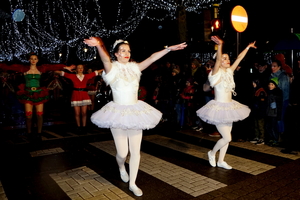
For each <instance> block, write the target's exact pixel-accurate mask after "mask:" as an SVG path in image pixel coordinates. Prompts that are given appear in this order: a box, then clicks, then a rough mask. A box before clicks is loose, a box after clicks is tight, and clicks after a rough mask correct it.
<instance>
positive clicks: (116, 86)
mask: <svg viewBox="0 0 300 200" xmlns="http://www.w3.org/2000/svg"><path fill="white" fill-rule="evenodd" d="M140 76H141V71H140V69H139V67H138V65H137V63H135V62H129V63H127V64H125V65H124V64H121V63H119V62H118V61H115V62H113V63H112V68H111V70H110V71H109V73H107V74H106V73H105V72H103V75H102V77H103V80H104V81H105V82H106V84H107V85H110V87H111V90H112V94H113V101H114V102H115V103H117V104H120V105H132V104H135V103H137V101H138V89H139V82H140Z"/></svg>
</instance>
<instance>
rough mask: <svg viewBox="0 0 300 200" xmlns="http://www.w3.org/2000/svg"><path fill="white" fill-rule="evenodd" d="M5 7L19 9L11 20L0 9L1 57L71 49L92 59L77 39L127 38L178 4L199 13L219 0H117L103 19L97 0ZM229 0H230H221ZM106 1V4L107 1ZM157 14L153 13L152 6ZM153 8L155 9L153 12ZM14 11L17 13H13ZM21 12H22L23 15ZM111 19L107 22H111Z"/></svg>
mask: <svg viewBox="0 0 300 200" xmlns="http://www.w3.org/2000/svg"><path fill="white" fill-rule="evenodd" d="M6 1H7V4H8V5H9V6H10V12H11V13H14V11H16V10H18V13H16V14H15V17H17V18H15V19H18V20H19V21H16V20H14V19H13V18H8V17H7V14H5V13H3V12H4V11H2V10H1V13H2V16H5V17H3V18H2V21H1V22H2V23H1V25H0V26H1V35H0V48H1V52H0V62H3V61H12V60H14V59H16V60H18V61H20V62H27V61H28V58H27V56H26V55H27V54H28V53H30V52H36V53H38V54H39V55H40V56H42V57H46V58H47V60H48V62H50V63H61V62H64V61H65V60H68V58H69V54H70V50H71V49H76V50H75V51H76V56H78V59H79V60H81V61H91V60H93V59H95V57H96V50H95V48H93V47H87V46H86V45H84V44H83V43H82V40H83V39H84V38H87V37H89V36H100V37H103V38H110V37H112V36H113V37H118V38H123V39H126V38H127V37H128V36H129V35H130V34H132V33H133V32H134V30H135V29H136V28H137V27H138V25H139V24H140V23H141V21H142V20H143V19H144V18H146V19H149V20H153V21H163V20H165V19H168V18H169V19H176V11H177V9H178V7H180V6H181V7H182V6H183V7H184V8H185V9H186V11H188V12H195V13H200V12H201V9H204V8H208V7H210V6H211V5H212V4H213V3H222V0H218V1H216V0H181V1H175V0H140V1H136V0H120V1H118V5H117V6H116V7H115V8H116V10H115V11H113V10H112V11H111V12H112V13H114V12H115V13H116V15H115V21H111V20H110V21H109V25H110V26H108V23H107V24H106V22H107V21H105V16H104V15H105V14H104V13H105V10H104V9H106V7H105V6H107V5H105V3H104V2H103V1H99V0H68V1H62V0H43V1H37V0H36V1H27V0H6ZM223 1H229V0H223ZM106 4H107V3H106ZM158 10H159V11H161V12H160V13H162V14H161V15H156V14H155V13H157V11H158ZM154 11H155V13H154ZM17 14H19V15H17ZM22 14H25V17H24V16H23V18H22ZM111 23H112V24H111Z"/></svg>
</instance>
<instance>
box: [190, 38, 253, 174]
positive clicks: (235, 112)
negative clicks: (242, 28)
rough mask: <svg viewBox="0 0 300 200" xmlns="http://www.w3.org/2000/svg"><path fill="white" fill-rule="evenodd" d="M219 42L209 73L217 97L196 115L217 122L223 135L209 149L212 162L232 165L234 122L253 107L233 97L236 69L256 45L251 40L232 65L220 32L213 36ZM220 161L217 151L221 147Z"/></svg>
mask: <svg viewBox="0 0 300 200" xmlns="http://www.w3.org/2000/svg"><path fill="white" fill-rule="evenodd" d="M211 39H212V40H213V41H214V42H215V43H216V44H217V45H218V50H217V58H216V62H215V66H214V67H213V69H212V71H211V72H210V73H209V75H208V79H209V83H210V86H211V87H213V88H214V92H215V98H214V99H213V100H211V101H209V102H208V103H207V104H206V105H204V106H203V107H202V108H200V109H199V110H197V111H196V113H197V115H198V116H199V117H200V118H201V119H202V120H203V121H205V122H207V123H209V124H214V125H216V127H217V129H218V131H219V133H220V134H221V136H222V138H221V139H220V140H218V142H217V143H216V145H215V146H214V148H213V149H212V150H211V151H209V152H208V159H209V163H210V165H211V166H213V167H215V166H218V167H222V168H225V169H232V167H231V166H230V165H228V164H227V163H226V162H225V161H224V158H225V154H226V152H227V149H228V146H229V142H230V141H231V129H232V123H233V122H236V121H239V120H243V119H245V118H246V117H248V116H249V113H250V109H249V108H248V107H247V106H245V105H243V104H240V103H239V102H237V101H235V100H232V94H233V95H236V93H235V91H234V88H235V83H234V80H233V72H234V70H235V69H236V68H237V66H238V65H239V63H240V62H241V61H242V59H243V58H244V57H245V55H246V54H247V52H248V50H249V48H256V46H255V42H253V43H250V44H249V45H248V46H247V48H245V49H244V50H243V51H242V52H241V53H240V54H239V55H238V57H237V59H236V61H235V62H234V63H233V64H232V65H230V59H229V56H228V54H223V53H222V47H223V40H222V39H220V38H219V37H218V36H212V38H211ZM219 150H220V152H219V158H218V162H217V163H216V159H215V156H216V153H217V151H219Z"/></svg>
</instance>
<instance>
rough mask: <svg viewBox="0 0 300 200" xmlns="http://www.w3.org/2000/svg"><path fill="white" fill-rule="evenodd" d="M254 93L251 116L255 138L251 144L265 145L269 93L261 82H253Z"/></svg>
mask: <svg viewBox="0 0 300 200" xmlns="http://www.w3.org/2000/svg"><path fill="white" fill-rule="evenodd" d="M252 83H253V88H254V93H253V104H252V108H251V115H252V117H253V122H254V134H255V138H254V139H253V140H251V141H250V142H251V143H253V144H256V145H262V144H264V139H265V117H266V109H267V92H266V91H265V89H264V88H263V87H262V86H261V84H260V82H259V80H257V79H255V80H253V81H252Z"/></svg>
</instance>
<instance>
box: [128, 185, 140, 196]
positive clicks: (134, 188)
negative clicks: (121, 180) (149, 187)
mask: <svg viewBox="0 0 300 200" xmlns="http://www.w3.org/2000/svg"><path fill="white" fill-rule="evenodd" d="M129 190H130V191H131V192H133V194H134V195H135V196H138V197H140V196H142V195H143V191H142V190H141V189H140V188H138V186H136V185H132V186H129Z"/></svg>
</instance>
